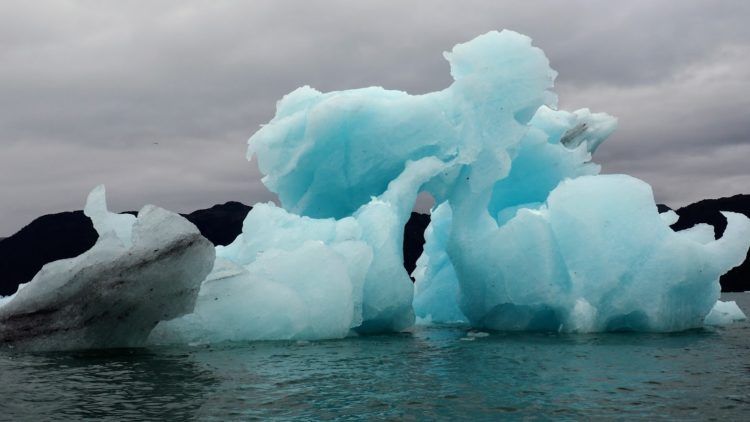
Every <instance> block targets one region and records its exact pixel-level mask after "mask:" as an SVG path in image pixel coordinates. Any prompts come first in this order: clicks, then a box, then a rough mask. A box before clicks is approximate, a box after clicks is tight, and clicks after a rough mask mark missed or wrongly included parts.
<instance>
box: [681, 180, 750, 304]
mask: <svg viewBox="0 0 750 422" xmlns="http://www.w3.org/2000/svg"><path fill="white" fill-rule="evenodd" d="M721 211H732V212H738V213H741V214H745V215H746V216H748V217H750V195H734V196H730V197H728V198H719V199H704V200H702V201H698V202H696V203H694V204H690V205H687V206H685V207H682V208H680V209H677V210H675V212H677V215H679V216H680V220H679V221H677V223H675V224H673V225H672V228H673V229H675V230H683V229H686V228H688V227H692V226H694V225H696V224H698V223H708V224H710V225H712V226H714V234H715V235H716V237H720V236H721V235H722V234H724V229H726V227H727V220H726V219H725V218H724V216H723V215H721ZM721 290H722V291H725V292H743V291H748V290H750V252H748V256H747V257H746V258H745V262H743V263H742V265H740V266H739V267H736V268H734V269H732V270H731V271H729V272H728V273H726V274H724V275H723V276H722V277H721Z"/></svg>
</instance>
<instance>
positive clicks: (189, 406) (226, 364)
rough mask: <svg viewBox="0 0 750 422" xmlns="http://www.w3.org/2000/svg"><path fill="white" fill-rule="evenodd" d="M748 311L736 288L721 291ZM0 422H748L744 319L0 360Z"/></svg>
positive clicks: (444, 330) (434, 332)
mask: <svg viewBox="0 0 750 422" xmlns="http://www.w3.org/2000/svg"><path fill="white" fill-rule="evenodd" d="M722 300H736V301H737V303H738V304H739V305H740V307H741V308H742V309H743V310H744V311H745V313H750V293H733V294H724V295H722ZM0 379H1V380H2V383H0V420H66V421H68V420H86V419H89V420H107V419H109V420H144V419H148V420H163V419H167V420H189V419H197V420H216V421H224V420H247V419H253V418H257V419H267V418H282V419H285V418H292V417H295V418H303V419H351V420H355V419H356V420H359V419H366V418H391V419H406V420H436V419H455V418H462V419H473V420H489V419H499V418H504V419H507V418H510V419H513V418H525V417H542V418H546V419H580V418H616V417H626V418H632V417H646V418H648V419H660V418H661V419H705V418H708V417H714V418H717V419H724V418H731V419H733V420H743V419H744V420H748V419H749V418H750V323H748V322H747V321H744V322H740V323H736V324H733V325H730V326H728V327H726V328H719V329H703V330H694V331H687V332H681V333H674V334H643V333H606V334H558V333H496V332H492V333H488V335H486V334H484V333H482V332H476V331H471V330H469V329H468V328H463V327H460V326H442V327H429V328H428V327H424V328H420V327H417V328H414V329H413V330H412V331H410V332H406V333H401V334H393V335H382V336H362V337H356V338H347V339H343V340H334V341H318V342H255V343H224V344H220V345H212V346H203V345H192V346H189V347H181V348H145V349H121V350H109V351H101V352H97V351H87V352H67V353H39V354H28V353H17V352H13V351H3V352H0Z"/></svg>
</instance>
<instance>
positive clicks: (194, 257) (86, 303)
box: [0, 186, 214, 351]
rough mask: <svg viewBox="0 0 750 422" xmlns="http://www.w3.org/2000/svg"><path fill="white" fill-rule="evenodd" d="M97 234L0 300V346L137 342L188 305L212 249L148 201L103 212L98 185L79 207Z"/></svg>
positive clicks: (209, 263)
mask: <svg viewBox="0 0 750 422" xmlns="http://www.w3.org/2000/svg"><path fill="white" fill-rule="evenodd" d="M84 212H85V213H86V215H87V216H89V218H91V219H92V221H93V223H94V227H95V228H96V230H97V231H98V233H99V239H98V240H97V242H96V244H95V245H94V247H93V248H91V249H90V250H88V251H87V252H85V253H83V254H82V255H80V256H78V257H75V258H71V259H64V260H60V261H55V262H51V263H49V264H47V265H45V266H44V267H43V268H42V269H41V270H40V271H39V273H37V275H36V276H35V277H34V278H33V279H32V280H31V281H30V282H29V283H26V284H24V285H21V286H20V287H19V289H18V291H17V292H16V293H15V294H14V295H13V296H9V297H7V298H3V300H2V301H0V345H5V346H13V347H15V348H18V349H23V350H35V351H39V350H71V349H90V348H113V347H136V346H143V345H145V344H146V340H147V338H148V335H149V333H150V332H151V330H152V329H153V328H154V326H156V324H157V323H158V322H159V321H161V320H169V319H173V318H175V317H178V316H180V315H182V314H185V313H189V312H191V311H192V310H193V307H194V304H195V300H196V297H197V294H198V290H199V288H200V286H201V282H202V281H203V279H204V278H205V277H206V276H207V274H208V273H209V272H210V271H211V267H212V264H213V260H214V248H213V245H212V244H211V242H209V241H208V240H207V239H205V238H204V237H203V236H201V235H200V232H198V229H197V228H195V226H193V225H192V224H191V223H190V222H188V221H187V220H185V219H184V218H182V217H181V216H179V215H177V214H174V213H172V212H170V211H167V210H164V209H161V208H157V207H154V206H151V205H147V206H145V207H144V208H143V209H141V210H140V212H139V213H138V217H137V218H136V217H135V216H132V215H128V214H122V215H121V214H115V213H110V212H109V211H107V205H106V198H105V190H104V187H103V186H99V187H97V188H95V189H94V190H93V191H92V192H91V193H90V194H89V197H88V200H87V202H86V208H85V210H84Z"/></svg>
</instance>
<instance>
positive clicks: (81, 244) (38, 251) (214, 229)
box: [0, 195, 750, 296]
mask: <svg viewBox="0 0 750 422" xmlns="http://www.w3.org/2000/svg"><path fill="white" fill-rule="evenodd" d="M250 209H251V207H249V206H247V205H244V204H241V203H239V202H227V203H226V204H222V205H214V206H213V207H211V208H208V209H203V210H198V211H194V212H192V213H190V214H183V215H184V217H185V218H187V219H188V220H190V221H191V222H192V223H193V224H195V225H196V226H197V227H198V229H199V230H200V231H201V233H202V234H203V236H205V237H206V238H208V240H210V241H211V242H213V243H214V244H215V245H226V244H228V243H230V242H232V241H233V240H234V239H235V238H236V237H237V235H238V234H239V233H240V232H241V231H242V221H243V220H244V219H245V216H246V215H247V213H248V212H249V211H250ZM669 209H670V208H669V207H667V206H666V205H662V204H659V211H660V212H664V211H666V210H669ZM675 211H676V212H677V214H678V215H679V216H680V220H679V221H678V222H677V223H676V224H674V225H673V226H672V228H673V229H675V230H682V229H685V228H688V227H692V226H693V225H695V224H697V223H708V224H711V225H713V226H714V227H715V229H714V230H715V232H716V235H717V236H721V235H722V234H723V233H724V229H725V228H726V220H725V219H724V217H723V216H722V215H721V213H720V211H734V212H740V213H743V214H745V215H747V216H750V195H735V196H732V197H729V198H719V199H706V200H703V201H700V202H696V203H694V204H691V205H688V206H686V207H683V208H680V209H677V210H675ZM429 223H430V216H429V215H426V214H419V213H412V215H411V218H410V219H409V221H408V222H407V223H406V227H405V228H404V246H403V248H404V249H403V251H404V267H405V268H406V270H407V271H408V272H409V273H411V272H412V271H413V270H414V267H415V264H416V261H417V258H419V256H420V255H421V254H422V248H423V246H424V230H425V228H426V227H427V225H428V224H429ZM96 239H97V234H96V231H95V230H94V228H93V226H92V224H91V221H90V220H89V219H88V218H87V217H86V216H85V215H83V212H82V211H73V212H63V213H59V214H50V215H45V216H42V217H39V218H37V219H36V220H34V221H33V222H31V223H30V224H29V225H28V226H26V227H24V228H23V229H21V230H20V231H19V232H18V233H16V234H14V235H13V236H11V237H8V238H5V239H0V296H5V295H9V294H12V293H13V292H15V291H16V288H17V287H18V284H19V283H26V282H28V281H29V280H31V279H32V278H33V277H34V275H35V274H36V273H37V272H38V271H39V269H40V268H41V267H42V265H44V264H46V263H47V262H51V261H55V260H58V259H63V258H72V257H74V256H77V255H80V254H81V253H83V252H85V251H86V250H88V249H89V248H91V247H92V246H93V245H94V243H95V242H96ZM749 258H750V256H749ZM721 286H722V290H723V291H746V290H750V259H746V260H745V262H744V263H743V264H742V265H741V266H739V267H737V268H735V269H733V270H732V271H730V272H729V273H727V274H725V275H724V276H723V277H722V278H721Z"/></svg>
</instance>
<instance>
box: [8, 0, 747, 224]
mask: <svg viewBox="0 0 750 422" xmlns="http://www.w3.org/2000/svg"><path fill="white" fill-rule="evenodd" d="M749 12H750V3H748V2H745V1H722V2H708V1H705V2H698V1H672V2H658V3H657V2H652V1H636V2H626V3H625V4H613V3H610V2H596V1H572V2H552V1H550V2H535V3H533V5H532V4H522V3H520V2H496V1H477V2H471V3H468V4H467V3H466V2H448V1H412V2H395V1H394V2H374V1H361V2H347V1H326V2H284V3H281V2H274V1H253V2H228V1H227V2H224V1H218V2H198V1H195V2H192V1H184V2H168V1H164V2H148V3H141V4H138V3H136V2H132V3H131V2H89V1H84V0H81V1H49V2H33V3H32V2H22V1H17V2H16V1H10V2H2V3H0V147H1V149H0V151H2V152H1V153H0V181H2V183H0V236H1V235H7V234H10V233H12V232H14V231H15V230H17V229H18V228H20V227H21V226H23V225H24V224H26V223H28V222H29V221H31V220H32V219H33V218H34V217H36V216H38V215H41V214H44V213H48V212H55V211H62V210H68V209H77V208H80V207H81V206H82V204H83V200H84V198H85V195H86V193H87V192H88V190H89V189H90V188H91V187H93V186H94V185H96V184H99V183H105V184H107V187H108V190H109V193H110V200H111V202H112V205H113V208H115V209H121V210H124V209H137V208H139V207H140V206H141V205H143V204H145V203H155V204H159V205H161V206H164V207H167V208H170V209H174V210H178V211H187V210H191V209H195V208H198V207H205V206H209V205H211V204H213V203H216V202H220V201H226V200H230V199H235V200H241V201H244V202H249V203H253V202H256V201H266V200H270V199H272V198H273V195H272V194H270V193H268V192H267V191H266V190H265V188H264V187H263V186H262V184H261V183H260V182H259V179H260V175H259V173H258V171H257V168H256V167H255V166H254V164H253V163H248V162H246V161H245V140H246V139H247V138H248V137H249V136H250V135H251V134H252V133H253V132H254V131H255V130H256V129H257V127H258V125H259V124H261V123H264V122H266V121H267V120H269V119H270V118H271V117H272V116H273V113H274V106H275V102H276V101H277V100H278V99H279V98H280V97H281V96H283V95H284V94H286V93H287V92H289V91H291V90H293V89H294V88H296V87H297V86H300V85H304V84H309V85H312V86H314V87H316V88H318V89H321V90H334V89H347V88H355V87H360V86H367V85H381V86H384V87H387V88H393V89H403V90H406V91H409V92H412V93H420V92H427V91H431V90H435V89H441V88H443V87H445V86H446V85H447V84H448V83H450V77H449V75H448V65H447V63H446V62H445V61H444V59H443V58H442V56H441V54H440V53H441V52H442V51H444V50H448V49H450V48H451V46H452V45H453V44H455V43H457V42H463V41H466V40H469V39H471V38H473V37H474V36H476V35H479V34H481V33H484V32H486V31H488V30H491V29H499V28H510V29H514V30H517V31H519V32H523V33H526V34H527V35H529V36H531V37H532V38H534V42H535V44H536V45H538V46H540V47H542V48H543V49H544V50H545V52H546V53H547V54H548V56H549V57H550V60H551V62H552V66H553V67H554V68H555V69H557V70H558V71H559V72H560V76H559V78H558V84H557V91H558V92H559V94H560V99H561V106H562V107H564V108H569V109H572V108H578V107H585V106H587V107H590V108H592V109H593V110H597V111H607V112H609V113H611V114H614V115H617V116H618V117H619V118H620V129H619V130H618V132H616V134H615V135H613V137H612V139H610V140H609V141H608V142H607V143H605V144H604V146H602V148H601V149H600V151H599V152H598V156H597V157H596V159H597V161H599V162H601V163H602V164H603V167H604V171H605V172H610V173H612V172H623V173H629V174H633V175H635V176H637V177H640V178H643V179H644V180H646V181H648V182H649V183H651V184H652V185H653V186H654V190H655V192H656V194H657V199H658V200H661V201H666V202H668V203H670V204H672V205H680V204H685V203H688V202H691V201H693V200H696V199H700V198H704V197H715V196H723V195H729V194H733V193H739V192H748V186H750V184H749V183H750V172H749V171H748V170H747V167H748V166H747V164H746V162H745V161H747V158H748V157H750V147H748V145H749V137H750V123H749V122H750V119H748V118H747V110H748V106H750V104H749V103H750V99H749V98H748V97H749V96H748V93H750V59H748V57H750V54H748V53H750V27H749V26H748V25H746V23H745V20H746V18H747V16H750V13H749Z"/></svg>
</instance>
